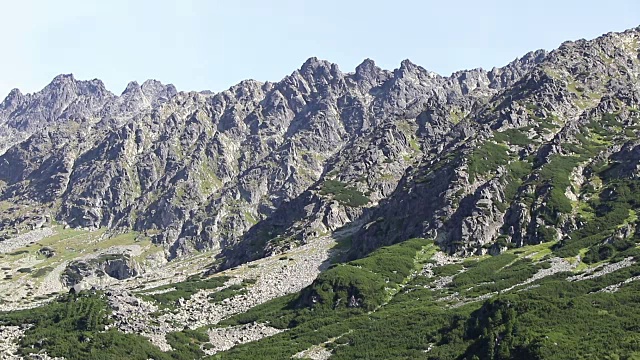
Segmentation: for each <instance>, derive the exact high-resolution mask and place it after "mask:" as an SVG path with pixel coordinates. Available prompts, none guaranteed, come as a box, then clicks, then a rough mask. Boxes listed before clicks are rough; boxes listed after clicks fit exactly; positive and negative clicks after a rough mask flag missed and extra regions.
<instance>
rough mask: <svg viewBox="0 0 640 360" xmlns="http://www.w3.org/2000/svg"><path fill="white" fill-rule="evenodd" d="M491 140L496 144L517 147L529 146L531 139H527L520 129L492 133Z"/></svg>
mask: <svg viewBox="0 0 640 360" xmlns="http://www.w3.org/2000/svg"><path fill="white" fill-rule="evenodd" d="M493 138H494V139H495V140H496V141H497V142H500V143H506V144H511V145H517V146H527V145H529V144H531V139H529V137H528V136H527V134H525V133H524V132H523V131H522V129H507V130H504V131H501V132H494V133H493Z"/></svg>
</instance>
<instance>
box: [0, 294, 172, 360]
mask: <svg viewBox="0 0 640 360" xmlns="http://www.w3.org/2000/svg"><path fill="white" fill-rule="evenodd" d="M108 312H109V309H108V307H107V304H106V302H105V301H104V300H103V299H102V298H101V297H100V296H99V295H90V294H86V293H82V294H79V295H66V296H62V297H60V298H59V299H58V300H57V301H54V302H52V303H50V304H48V305H45V306H43V307H39V308H35V309H30V310H22V311H13V312H10V313H2V314H0V324H3V325H23V324H33V325H34V326H33V327H32V328H30V329H29V330H27V331H26V333H25V337H24V338H22V339H21V340H20V346H21V350H20V351H21V353H22V355H28V354H30V353H38V352H39V351H40V350H41V349H46V351H47V353H48V354H49V355H51V356H64V357H65V358H66V359H69V360H75V359H78V360H80V359H89V358H90V359H118V358H119V359H124V358H127V359H148V358H154V359H171V358H172V357H171V356H170V355H168V354H165V353H163V352H161V351H160V350H159V349H158V348H157V347H155V346H153V345H152V344H151V343H149V341H148V340H147V339H145V338H143V337H141V336H138V335H133V334H123V333H121V332H118V331H116V330H108V331H104V327H105V325H107V324H108V318H107V315H108ZM174 358H179V357H174Z"/></svg>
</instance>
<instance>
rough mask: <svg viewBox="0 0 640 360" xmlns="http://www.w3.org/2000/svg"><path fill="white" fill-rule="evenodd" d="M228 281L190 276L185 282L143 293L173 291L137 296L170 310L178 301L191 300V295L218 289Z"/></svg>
mask: <svg viewBox="0 0 640 360" xmlns="http://www.w3.org/2000/svg"><path fill="white" fill-rule="evenodd" d="M229 279H230V278H229V277H227V276H217V277H212V278H208V279H203V278H201V277H200V276H192V277H189V278H188V279H187V280H186V281H183V282H178V283H173V284H167V285H163V286H160V287H157V288H153V289H148V290H145V292H150V291H157V290H166V289H171V288H175V290H172V291H169V292H165V293H161V294H154V295H146V294H144V293H141V294H138V296H140V297H141V298H143V299H145V300H151V301H155V302H157V303H158V305H160V306H162V307H165V308H172V307H173V306H175V304H176V302H177V301H178V299H180V298H183V299H185V300H188V299H190V298H191V295H193V294H195V293H196V292H198V291H200V290H211V289H216V288H219V287H221V286H222V285H224V283H225V282H226V281H228V280H229Z"/></svg>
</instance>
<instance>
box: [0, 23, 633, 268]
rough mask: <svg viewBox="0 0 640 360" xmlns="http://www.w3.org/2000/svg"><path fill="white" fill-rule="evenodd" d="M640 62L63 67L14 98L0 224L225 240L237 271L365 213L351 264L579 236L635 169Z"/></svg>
mask: <svg viewBox="0 0 640 360" xmlns="http://www.w3.org/2000/svg"><path fill="white" fill-rule="evenodd" d="M638 71H639V61H638V30H637V29H636V30H629V31H626V32H624V33H611V34H607V35H605V36H603V37H601V38H598V39H596V40H593V41H584V40H580V41H576V42H567V43H564V44H563V45H562V46H561V47H560V48H559V49H557V50H555V51H552V52H550V53H546V52H544V51H537V52H532V53H529V54H527V55H525V56H524V57H522V58H520V59H517V60H515V61H514V62H512V63H510V64H509V65H507V66H505V67H503V68H496V69H493V70H491V71H484V70H481V69H476V70H471V71H461V72H457V73H454V74H453V75H451V76H450V77H442V76H440V75H437V74H434V73H432V72H429V71H426V70H424V69H423V68H421V67H419V66H417V65H414V64H412V63H411V62H409V61H404V62H402V65H401V66H400V68H399V69H397V70H394V71H386V70H382V69H380V68H378V67H377V66H375V64H374V63H373V61H371V60H366V61H365V62H363V63H362V64H361V65H359V66H358V67H357V68H356V71H355V72H354V73H343V72H341V71H340V70H339V69H338V66H337V65H335V64H331V63H328V62H326V61H322V60H318V59H315V58H311V59H309V60H308V61H307V62H306V63H305V64H304V65H303V66H302V67H301V68H300V69H299V70H296V71H295V72H293V73H292V74H291V75H290V76H288V77H286V78H285V79H283V80H282V81H280V82H277V83H269V82H268V83H260V82H257V81H252V80H248V81H244V82H242V83H240V84H238V85H236V86H234V87H232V88H230V89H229V90H227V91H224V92H222V93H218V94H212V93H209V92H201V93H196V92H177V91H176V89H175V88H174V87H173V86H171V85H168V86H167V85H162V84H160V83H159V82H156V81H147V82H145V83H144V84H142V86H140V85H138V84H137V83H131V84H129V86H127V89H126V90H125V91H124V92H123V93H122V95H120V96H115V95H113V94H111V93H110V92H109V91H108V90H106V89H105V87H104V85H103V84H102V82H100V81H99V80H92V81H78V80H76V79H74V78H73V77H72V76H71V75H61V76H59V77H57V78H56V79H54V81H53V82H52V83H51V84H50V85H48V86H47V87H46V88H45V89H43V90H42V91H40V92H38V93H34V94H27V95H24V94H22V93H20V92H19V91H18V90H13V91H12V92H11V93H10V94H9V96H8V97H7V98H6V99H5V100H4V101H3V102H2V104H1V105H0V136H1V138H2V144H4V149H3V151H4V154H3V155H2V156H1V158H0V199H1V200H2V201H3V207H2V210H3V211H2V224H3V226H2V231H3V233H5V236H8V235H9V234H10V233H11V232H12V231H17V230H19V229H22V228H28V227H33V226H42V225H43V222H45V223H47V222H49V223H53V222H58V223H61V224H68V225H69V226H71V227H73V228H77V227H80V228H89V229H98V228H109V229H117V230H122V231H126V230H135V231H139V232H141V233H143V234H145V235H146V236H148V237H150V238H151V239H152V241H154V242H155V243H159V244H163V245H164V246H166V249H167V256H168V257H169V258H173V257H176V256H179V255H181V254H185V253H190V252H192V251H194V250H203V249H220V250H222V255H221V257H222V258H224V259H225V261H224V262H222V265H221V266H222V267H229V266H235V265H237V264H239V263H243V262H246V261H247V260H251V259H255V258H259V257H262V256H265V255H268V254H271V253H277V252H280V251H282V250H283V249H288V248H291V247H293V246H296V245H299V244H301V243H305V241H307V239H309V238H312V237H314V236H318V235H320V234H326V233H329V232H332V231H334V230H336V229H339V228H341V227H343V226H345V225H347V224H353V223H354V222H357V223H360V224H363V225H364V226H362V228H361V229H360V230H359V232H358V233H357V234H356V235H355V236H354V239H355V240H354V244H353V245H354V248H353V256H360V255H362V254H365V253H367V252H369V251H371V250H373V249H375V248H377V247H379V246H381V245H385V244H391V243H395V242H398V241H402V240H406V239H409V238H412V237H427V238H433V239H435V240H436V242H437V243H438V244H440V245H441V246H442V247H443V248H445V249H446V250H447V251H449V252H451V253H458V254H467V255H468V254H481V253H485V252H487V251H490V252H492V253H497V252H499V251H501V250H503V249H505V248H508V247H513V246H522V245H525V244H537V243H540V242H544V241H554V240H560V239H562V240H564V239H568V237H569V235H570V234H571V233H572V232H573V231H574V230H575V229H577V228H579V227H580V226H581V224H583V223H586V222H588V221H590V220H593V218H594V217H595V216H596V215H602V214H601V213H600V211H598V209H595V208H593V207H592V206H591V205H590V201H593V200H594V199H596V198H597V197H598V196H599V195H600V193H601V190H602V189H603V187H606V186H607V182H608V181H609V180H610V178H611V177H604V176H603V173H602V171H603V170H604V169H605V168H606V167H607V166H609V165H611V164H613V163H614V162H619V161H620V160H619V159H620V158H624V159H625V160H626V161H633V160H631V159H630V158H628V156H626V157H625V156H624V154H627V153H629V154H634V150H633V148H634V144H635V143H634V141H636V140H637V135H636V134H637V131H638V126H640V124H638V118H639V113H638V85H637V84H638V80H637V76H638ZM628 166H629V167H630V168H633V164H628ZM630 168H629V169H630ZM616 176H618V177H622V178H624V179H628V180H632V177H633V176H634V175H633V173H631V174H629V173H628V172H624V171H622V172H618V173H617V175H616Z"/></svg>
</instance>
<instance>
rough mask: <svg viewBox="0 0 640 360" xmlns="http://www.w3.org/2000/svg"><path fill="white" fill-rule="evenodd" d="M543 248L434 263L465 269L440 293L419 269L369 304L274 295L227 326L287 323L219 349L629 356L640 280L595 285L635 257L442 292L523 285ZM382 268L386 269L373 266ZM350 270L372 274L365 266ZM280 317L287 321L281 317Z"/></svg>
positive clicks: (632, 270)
mask: <svg viewBox="0 0 640 360" xmlns="http://www.w3.org/2000/svg"><path fill="white" fill-rule="evenodd" d="M394 246H395V245H394ZM390 248H393V247H390ZM392 250H393V249H392ZM542 250H547V247H546V245H544V248H543V245H538V246H534V247H531V249H529V248H523V249H518V254H516V253H515V250H514V251H513V252H510V253H507V254H502V255H498V256H495V257H483V258H477V259H475V260H469V261H465V262H464V263H463V264H456V265H447V266H445V267H443V268H444V269H442V270H437V271H435V272H437V273H438V275H436V276H446V275H449V274H454V273H456V272H457V271H459V270H460V269H461V268H462V267H464V268H465V272H463V273H460V274H457V275H455V277H454V282H453V283H452V284H451V285H450V289H445V290H444V291H441V292H439V291H436V290H433V289H429V288H428V287H425V285H426V284H427V285H428V284H429V283H430V279H427V278H425V277H424V276H419V275H418V276H415V277H413V278H412V280H409V282H408V283H406V284H405V285H403V287H402V290H401V291H399V292H398V293H396V294H395V295H393V296H392V297H391V298H390V300H389V301H388V302H385V303H383V304H382V305H381V306H378V307H376V308H375V309H373V310H371V311H369V312H362V311H361V310H363V309H360V308H355V309H354V308H347V307H318V306H311V305H310V304H307V303H304V302H303V303H300V301H299V298H296V297H295V296H294V295H290V296H287V297H283V298H279V299H275V300H272V301H271V302H269V303H266V304H263V305H261V306H258V307H256V308H254V309H252V310H250V311H249V313H247V314H243V315H238V316H237V317H236V318H235V319H230V321H227V322H226V324H221V325H232V324H237V323H243V322H249V321H260V322H269V323H270V324H271V325H272V326H274V324H275V326H278V327H286V328H289V331H286V332H283V333H280V334H278V335H275V336H272V337H269V338H265V339H262V340H260V341H258V342H255V343H248V344H243V345H239V346H236V347H235V348H233V349H231V350H229V351H227V352H223V353H219V354H217V355H216V356H214V357H213V358H214V359H253V358H261V359H285V358H290V357H291V356H292V355H293V354H295V353H297V352H299V351H302V350H305V349H307V348H309V347H310V346H312V345H317V344H321V343H323V342H325V341H328V340H329V339H334V338H335V339H336V340H335V341H334V342H332V343H329V344H328V345H326V347H327V348H328V349H329V350H331V351H332V359H334V358H335V359H421V358H424V359H575V358H599V359H600V358H601V359H606V358H611V359H613V358H616V359H617V358H621V359H622V358H629V359H631V358H635V357H637V356H638V355H640V336H639V335H636V334H638V331H637V324H638V321H639V320H640V302H638V301H637V293H638V290H640V282H632V283H630V284H627V285H624V286H623V287H622V288H621V289H620V290H619V291H618V292H616V293H602V292H597V291H598V290H599V289H603V288H605V287H607V286H610V285H613V284H618V283H620V282H622V281H623V280H625V279H628V278H630V277H632V276H636V275H640V265H638V264H634V265H633V266H631V267H629V268H624V269H621V270H618V271H615V272H613V273H610V274H607V275H605V276H602V277H599V278H594V279H591V280H585V281H577V282H569V281H567V280H566V277H567V276H568V275H571V274H570V273H559V274H556V275H554V276H550V277H547V278H543V279H541V280H537V281H535V282H534V283H532V285H535V286H536V287H533V288H528V289H527V290H526V291H517V290H518V289H519V288H516V289H514V290H513V291H509V292H506V293H502V294H498V295H495V296H494V297H492V298H490V299H488V300H484V301H478V302H470V303H468V304H466V305H463V306H459V307H447V306H446V304H448V303H450V301H444V302H443V301H442V299H443V298H444V297H445V296H447V294H450V293H451V292H452V291H456V292H458V291H462V292H464V294H463V295H465V296H479V295H481V294H486V293H488V292H490V291H504V290H505V289H507V288H509V287H511V286H513V285H517V284H518V283H520V282H522V281H524V280H526V279H528V278H530V276H531V275H532V274H533V273H535V272H536V271H538V270H539V269H541V268H544V267H548V266H549V264H547V263H544V262H542V263H535V261H533V260H531V259H526V258H524V256H527V255H530V254H532V253H533V252H537V251H542ZM372 255H373V253H372ZM365 259H368V261H365V262H364V264H366V265H367V266H373V267H375V261H373V260H372V258H371V259H369V257H368V258H365ZM363 260H364V259H363ZM352 263H353V262H352ZM364 264H363V265H364ZM338 267H339V266H338ZM338 267H336V268H338ZM343 267H346V265H345V266H343ZM385 267H386V264H382V268H385ZM436 269H438V268H436ZM361 270H368V268H366V267H365V266H363V267H362V268H361ZM378 272H384V271H383V270H378V269H375V270H373V271H372V272H370V273H369V274H376V273H378ZM350 274H354V275H356V276H360V275H361V276H363V277H367V278H368V275H365V273H363V274H359V273H358V274H356V273H355V272H350ZM350 281H351V279H350ZM363 283H364V282H363ZM467 289H469V290H467ZM303 294H304V291H303ZM439 299H440V300H439ZM309 306H311V307H309ZM292 314H294V315H292ZM283 317H285V318H286V319H287V321H280V320H281V319H282V318H283ZM239 320H241V321H239Z"/></svg>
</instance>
